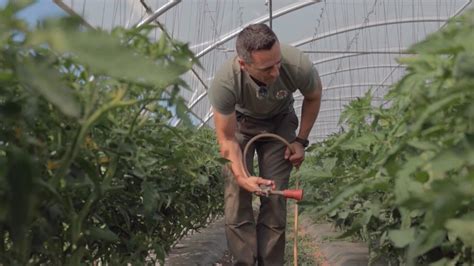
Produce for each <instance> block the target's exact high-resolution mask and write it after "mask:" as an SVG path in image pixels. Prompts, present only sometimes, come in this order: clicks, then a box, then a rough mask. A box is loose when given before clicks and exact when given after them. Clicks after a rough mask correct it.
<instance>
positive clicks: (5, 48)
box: [0, 1, 223, 265]
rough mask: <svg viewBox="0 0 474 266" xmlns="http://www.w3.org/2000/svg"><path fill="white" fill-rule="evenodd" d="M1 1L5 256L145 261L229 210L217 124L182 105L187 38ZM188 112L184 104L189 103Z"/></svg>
mask: <svg viewBox="0 0 474 266" xmlns="http://www.w3.org/2000/svg"><path fill="white" fill-rule="evenodd" d="M26 5H27V3H23V1H10V2H8V3H7V5H6V6H5V7H4V8H3V9H0V237H1V239H2V241H0V264H4V265H17V264H19V265H25V264H51V265H65V264H73V265H78V264H84V263H85V264H93V263H96V262H98V261H99V260H100V261H101V262H102V263H110V264H126V263H132V264H144V263H145V260H149V262H150V263H153V262H154V260H163V259H164V256H165V253H166V252H167V251H168V250H169V249H170V247H171V246H172V245H173V243H175V241H176V240H177V239H179V238H180V237H182V236H183V235H184V234H185V233H186V232H188V231H189V230H198V229H199V228H201V227H203V226H205V225H206V224H207V223H208V222H209V220H210V219H212V218H213V217H214V216H216V215H218V214H220V213H221V211H222V203H221V202H222V193H223V188H222V186H223V184H222V180H221V178H220V172H219V169H220V166H221V164H222V163H221V162H219V155H218V153H217V149H216V147H215V143H214V141H213V139H214V138H213V134H212V132H210V131H209V130H205V129H203V130H199V131H197V130H195V129H193V128H191V127H170V126H169V121H170V119H171V118H172V117H171V113H170V111H169V110H168V107H169V106H172V107H173V108H176V109H179V110H185V109H186V106H185V104H184V101H183V100H182V99H181V98H179V96H178V95H179V94H178V93H177V92H178V91H179V90H180V89H181V88H185V87H186V84H185V83H184V82H183V80H181V79H180V75H181V74H183V73H185V72H186V71H188V70H189V69H190V67H191V66H192V65H193V64H194V63H196V59H195V58H194V56H193V55H192V53H191V52H190V50H189V49H188V48H187V45H185V44H182V43H179V42H176V41H174V40H170V39H165V38H162V39H161V40H160V41H159V42H157V43H152V42H150V41H149V39H148V38H147V37H146V36H147V34H148V33H149V31H150V30H151V28H150V27H145V28H142V29H140V30H137V29H135V30H130V31H128V30H124V29H116V30H114V32H113V34H108V33H105V32H99V31H87V30H84V29H81V28H80V26H79V25H78V23H77V19H71V18H66V19H62V20H60V21H49V22H45V23H43V25H42V27H41V29H38V30H33V31H31V30H29V29H28V27H27V26H26V24H25V23H24V22H23V21H21V20H19V19H18V18H16V16H15V14H17V13H18V12H19V11H20V10H22V8H23V7H24V6H26ZM180 114H181V115H182V117H181V118H183V119H185V118H186V117H185V112H184V111H181V112H180Z"/></svg>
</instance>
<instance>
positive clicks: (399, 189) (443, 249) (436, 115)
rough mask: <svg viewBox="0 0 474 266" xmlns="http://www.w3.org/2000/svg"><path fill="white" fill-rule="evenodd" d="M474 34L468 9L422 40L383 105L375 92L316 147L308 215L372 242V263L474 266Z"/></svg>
mask: <svg viewBox="0 0 474 266" xmlns="http://www.w3.org/2000/svg"><path fill="white" fill-rule="evenodd" d="M473 29H474V12H473V11H472V10H471V11H469V12H466V14H465V15H463V16H461V17H459V18H455V19H453V21H451V22H450V23H449V24H448V25H447V26H446V27H444V28H443V29H442V30H440V31H439V32H437V33H435V34H432V35H430V36H429V37H428V38H427V39H426V40H424V41H422V42H420V43H418V44H415V45H414V46H413V47H412V48H411V49H410V52H412V53H413V54H416V55H415V56H410V57H407V58H402V59H400V63H401V64H404V65H405V66H406V69H407V70H406V74H405V76H404V77H403V78H402V79H401V80H400V81H399V82H398V83H397V84H396V85H394V86H393V87H392V88H391V90H390V91H389V93H388V94H387V96H386V101H385V103H384V105H383V106H373V104H371V102H372V101H371V93H370V92H368V93H367V94H366V95H365V97H362V98H360V99H358V100H356V101H354V102H352V103H350V104H349V105H348V106H347V107H346V108H345V110H344V111H343V113H342V115H341V125H342V133H339V134H335V135H333V136H331V137H329V138H328V139H326V140H325V141H324V142H321V143H319V144H317V145H314V146H313V147H312V148H311V149H310V150H311V153H310V155H309V156H308V159H307V161H306V162H305V168H304V169H302V176H303V180H304V181H303V183H304V188H305V190H306V192H305V194H306V196H305V197H306V199H307V201H306V203H305V204H304V206H305V209H306V211H307V212H308V213H311V214H312V215H314V216H315V218H316V219H321V218H323V217H326V218H327V219H330V220H331V221H333V222H334V223H335V224H336V225H337V226H339V227H340V228H342V229H343V230H344V233H343V234H342V235H341V236H340V237H342V238H344V237H349V236H352V237H354V236H356V237H358V238H361V239H363V240H365V241H366V242H367V243H368V244H369V247H370V250H371V259H372V260H371V261H372V262H373V261H374V260H376V259H377V258H379V259H380V258H382V259H383V260H385V262H386V263H389V264H390V265H426V264H432V265H472V264H473V263H474V252H473V247H474V105H473V103H474V45H473V44H474V30H473ZM334 195H336V196H334Z"/></svg>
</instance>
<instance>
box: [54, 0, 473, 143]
mask: <svg viewBox="0 0 474 266" xmlns="http://www.w3.org/2000/svg"><path fill="white" fill-rule="evenodd" d="M54 2H55V3H56V4H58V5H59V6H60V7H62V8H63V9H64V10H66V11H67V12H69V13H75V14H78V15H80V16H81V17H82V18H83V20H84V22H85V23H86V24H88V25H89V26H90V27H93V28H102V29H106V30H110V29H112V28H114V27H116V26H122V27H127V28H130V27H136V26H137V25H142V24H146V23H156V22H158V23H160V24H162V25H164V28H165V29H166V31H167V32H168V33H169V34H170V35H171V36H172V37H174V38H176V39H178V40H180V41H184V42H187V43H189V45H190V47H191V49H192V50H193V51H194V52H195V54H196V55H197V56H198V57H199V60H200V62H201V64H202V66H203V68H195V69H193V71H190V72H189V73H187V74H186V75H185V77H184V79H185V80H186V81H187V83H188V84H189V86H190V87H191V90H190V91H189V90H182V92H181V94H182V96H183V98H184V99H185V100H186V101H187V104H188V106H189V107H190V108H191V110H192V113H193V116H194V118H195V119H194V121H195V122H196V123H197V124H198V125H200V126H203V125H207V126H210V127H213V126H214V124H213V119H212V112H211V108H210V105H209V102H208V99H207V97H206V92H207V88H208V87H209V86H210V83H211V81H212V79H213V75H214V72H215V71H216V70H217V69H218V67H219V66H220V65H221V64H222V63H223V62H224V61H225V60H226V59H228V58H231V57H233V56H234V55H235V52H234V44H235V35H236V34H237V33H238V32H239V31H240V30H241V29H242V28H243V27H245V26H246V25H248V24H252V23H257V22H266V23H267V24H271V26H272V28H273V30H274V31H275V32H276V34H277V35H278V37H279V39H280V41H281V42H283V43H289V44H292V45H294V46H297V47H299V48H300V49H301V50H303V51H304V52H305V53H307V54H308V56H309V58H310V59H311V60H312V62H313V63H314V65H315V68H316V69H317V71H318V72H319V74H320V76H321V79H322V83H323V98H322V104H321V110H320V113H319V117H318V119H317V122H316V124H315V126H314V127H313V130H312V132H311V135H310V140H311V141H312V142H314V141H320V140H323V139H324V138H325V137H327V136H328V135H330V134H332V133H335V132H339V131H340V130H341V125H340V124H339V117H340V113H341V111H342V110H343V108H344V106H345V105H347V103H349V102H350V101H351V100H354V99H356V98H358V97H360V96H363V95H364V94H365V93H366V92H367V91H369V90H371V92H372V95H373V104H374V105H382V104H385V103H384V101H383V96H384V94H385V93H386V92H387V90H388V89H389V87H390V86H391V85H392V84H394V83H395V82H397V81H398V80H399V79H400V78H401V77H402V76H403V74H404V71H405V69H404V66H403V65H400V64H398V63H397V61H396V58H399V57H402V56H410V55H409V54H408V53H407V52H406V50H407V48H408V47H410V45H411V44H413V43H415V42H418V41H420V40H422V39H424V38H425V37H426V36H427V35H428V34H430V33H432V32H434V31H436V30H438V29H439V28H441V27H443V25H445V23H446V21H447V20H448V19H449V18H451V17H453V16H456V15H458V14H460V13H461V12H462V11H464V10H465V9H467V8H469V7H470V6H471V5H472V0H327V1H318V0H313V1H290V0H266V1H264V0H240V1H239V0H183V1H181V0H161V1H160V0H128V1H126V0H121V1H116V0H103V1H96V0H62V1H61V0H54ZM270 14H271V18H270ZM160 35H161V32H160V30H159V29H158V28H157V29H156V30H155V31H154V32H153V33H152V35H151V38H155V39H157V38H159V37H160ZM301 104H302V97H301V95H299V94H295V109H296V111H297V114H299V113H300V109H301Z"/></svg>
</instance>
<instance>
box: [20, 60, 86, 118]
mask: <svg viewBox="0 0 474 266" xmlns="http://www.w3.org/2000/svg"><path fill="white" fill-rule="evenodd" d="M18 72H19V77H20V80H21V81H22V82H23V83H24V84H25V85H26V86H27V87H30V88H33V89H35V90H36V91H37V92H39V93H40V94H41V95H42V96H43V97H44V98H45V99H46V100H48V101H49V102H50V103H52V104H54V105H55V106H56V107H58V108H59V110H61V111H62V112H63V113H64V114H65V115H68V116H71V117H79V115H80V106H79V103H78V102H77V100H76V98H75V97H74V94H73V92H72V90H71V89H70V88H68V87H67V86H66V85H65V84H64V82H63V81H62V80H61V78H60V77H59V74H58V72H57V71H54V70H52V69H48V68H47V66H46V65H44V64H32V63H26V64H23V65H21V66H19V67H18Z"/></svg>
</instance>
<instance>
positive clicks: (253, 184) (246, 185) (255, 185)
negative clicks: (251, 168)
mask: <svg viewBox="0 0 474 266" xmlns="http://www.w3.org/2000/svg"><path fill="white" fill-rule="evenodd" d="M237 183H238V184H239V186H240V187H241V188H243V189H245V190H247V191H248V192H251V193H255V194H257V195H263V194H265V193H263V191H262V189H261V188H260V185H265V186H270V187H271V188H272V189H275V182H274V181H273V180H268V179H263V178H261V177H258V176H250V177H248V178H245V177H241V178H237Z"/></svg>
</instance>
